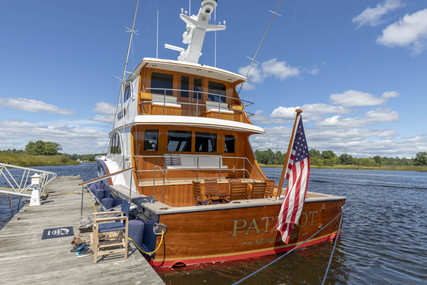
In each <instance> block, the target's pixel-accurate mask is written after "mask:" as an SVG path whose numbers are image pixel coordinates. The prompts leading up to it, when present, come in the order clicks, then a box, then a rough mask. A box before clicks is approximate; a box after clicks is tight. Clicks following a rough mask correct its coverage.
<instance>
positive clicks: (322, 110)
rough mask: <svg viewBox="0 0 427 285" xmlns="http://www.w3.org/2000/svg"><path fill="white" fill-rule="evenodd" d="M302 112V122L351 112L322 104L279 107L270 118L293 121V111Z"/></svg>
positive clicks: (344, 108) (340, 107) (339, 107)
mask: <svg viewBox="0 0 427 285" xmlns="http://www.w3.org/2000/svg"><path fill="white" fill-rule="evenodd" d="M296 109H301V110H303V113H302V114H303V117H304V121H313V120H319V119H320V118H321V116H322V115H324V114H348V113H351V112H352V111H351V110H350V109H348V108H346V107H343V106H332V105H327V104H322V103H317V104H304V105H302V107H300V106H296V107H283V106H280V107H278V108H276V109H274V110H273V112H271V114H270V116H271V117H272V118H279V119H284V120H287V121H289V120H293V119H294V118H295V110H296Z"/></svg>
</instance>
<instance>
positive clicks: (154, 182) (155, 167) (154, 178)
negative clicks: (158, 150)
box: [137, 165, 165, 203]
mask: <svg viewBox="0 0 427 285" xmlns="http://www.w3.org/2000/svg"><path fill="white" fill-rule="evenodd" d="M157 168H158V169H159V170H160V171H161V172H162V174H163V203H164V202H165V170H164V169H163V168H161V167H160V166H158V165H156V166H154V169H153V172H154V173H153V200H152V201H151V202H152V203H154V194H155V190H156V169H157ZM137 171H138V170H137Z"/></svg>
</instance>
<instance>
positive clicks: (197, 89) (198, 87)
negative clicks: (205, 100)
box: [193, 78, 202, 99]
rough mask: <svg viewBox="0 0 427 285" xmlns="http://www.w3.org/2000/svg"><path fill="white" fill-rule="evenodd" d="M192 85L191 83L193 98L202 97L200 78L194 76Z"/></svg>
mask: <svg viewBox="0 0 427 285" xmlns="http://www.w3.org/2000/svg"><path fill="white" fill-rule="evenodd" d="M193 83H194V85H193V90H194V93H193V98H194V99H202V93H201V92H202V79H200V78H194V81H193Z"/></svg>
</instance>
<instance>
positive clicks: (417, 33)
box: [377, 9, 427, 54]
mask: <svg viewBox="0 0 427 285" xmlns="http://www.w3.org/2000/svg"><path fill="white" fill-rule="evenodd" d="M377 43H379V44H381V45H385V46H388V47H408V48H410V49H411V50H412V52H413V53H414V54H420V53H421V52H423V51H424V50H425V48H426V44H427V9H424V10H420V11H417V12H415V13H413V14H410V15H409V14H406V15H405V16H404V17H403V18H402V19H400V20H399V21H398V22H395V23H393V24H391V25H390V26H388V27H387V28H385V29H384V30H383V34H382V35H381V36H380V37H378V38H377Z"/></svg>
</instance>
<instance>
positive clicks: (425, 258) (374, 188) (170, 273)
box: [0, 163, 427, 285]
mask: <svg viewBox="0 0 427 285" xmlns="http://www.w3.org/2000/svg"><path fill="white" fill-rule="evenodd" d="M39 169H45V170H49V171H54V172H56V173H57V174H58V175H80V176H81V177H82V178H83V180H85V181H86V180H89V179H92V178H94V177H96V168H95V166H94V164H85V163H83V164H81V165H77V166H74V165H72V166H60V167H57V166H56V167H39ZM263 171H264V173H265V174H266V175H267V177H269V178H270V179H275V180H276V181H278V180H279V176H280V171H281V170H280V169H278V168H264V169H263ZM0 184H1V181H0ZM0 186H1V185H0ZM308 190H309V191H312V192H321V193H327V194H335V195H342V196H346V197H347V201H346V206H345V210H344V211H345V216H344V222H343V229H342V235H341V238H340V239H339V240H338V244H337V248H336V250H335V254H334V258H333V260H332V263H331V268H330V270H329V274H328V278H327V281H326V284H427V247H426V245H427V214H426V210H427V173H426V172H409V171H408V172H406V171H376V170H343V169H312V170H311V175H310V179H309V185H308ZM18 199H19V198H18ZM18 199H16V198H14V201H13V202H14V203H13V205H14V210H15V212H16V207H17V202H18ZM21 204H22V203H21ZM9 217H10V204H9V199H8V198H7V196H0V220H1V221H0V227H1V222H3V223H5V222H7V221H8V220H9ZM332 247H333V243H332V242H327V243H323V244H320V245H316V246H312V247H310V248H305V249H301V250H297V251H295V252H293V253H291V254H289V255H288V256H286V257H284V258H282V259H281V260H279V261H278V262H276V263H274V264H273V265H271V266H270V267H268V268H266V269H264V270H263V271H261V272H259V273H258V274H257V275H255V276H253V277H251V278H250V279H248V280H247V281H246V282H244V284H321V282H322V280H323V276H324V274H325V270H326V267H327V264H328V261H329V256H330V253H331V250H332ZM277 257H278V256H277V255H275V256H267V257H261V258H253V259H247V260H238V261H233V262H224V263H215V264H204V265H200V266H192V267H187V268H184V269H167V270H165V269H161V270H158V273H159V274H160V276H161V277H162V278H163V280H164V281H165V282H166V284H185V285H189V284H232V283H234V282H236V281H238V280H240V279H241V278H243V277H245V276H247V275H249V274H251V273H252V272H254V271H255V270H257V269H259V268H261V267H262V266H264V265H266V264H267V263H269V262H270V261H272V260H274V259H276V258H277ZM135 270H137V268H136V269H135Z"/></svg>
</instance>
